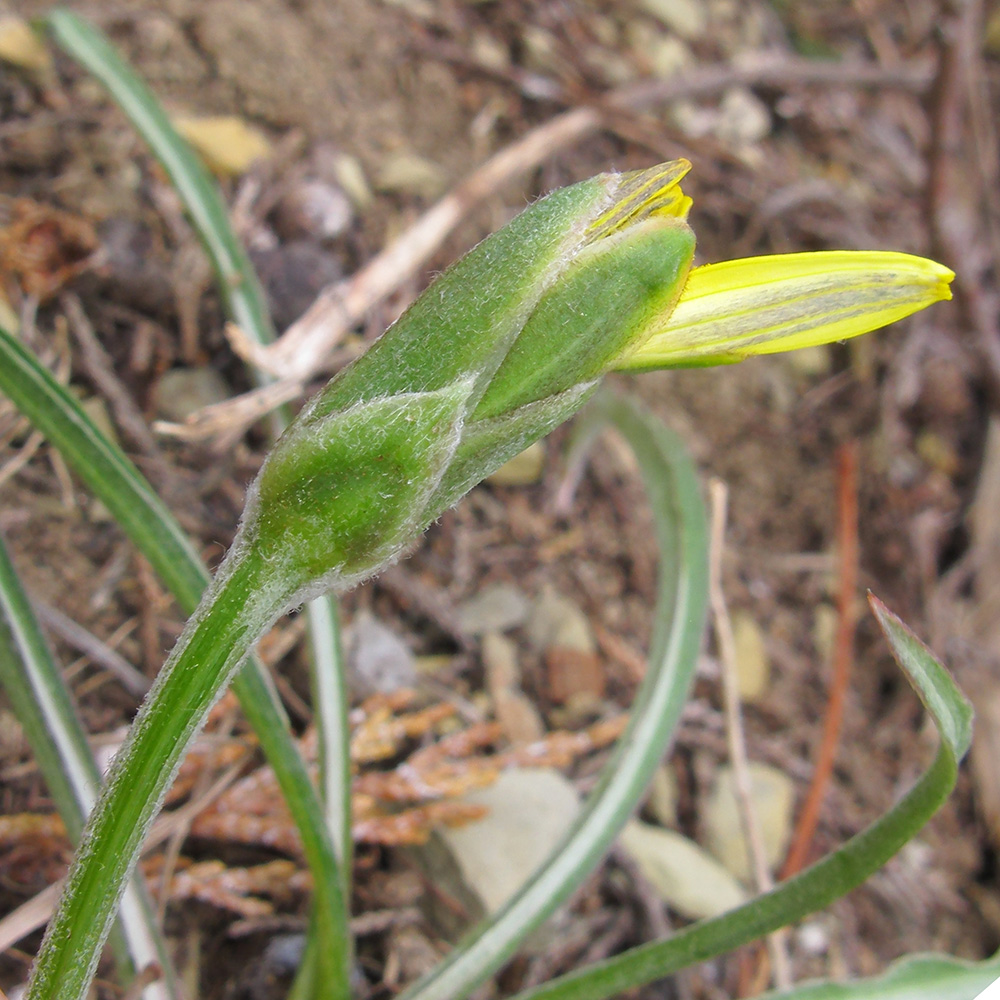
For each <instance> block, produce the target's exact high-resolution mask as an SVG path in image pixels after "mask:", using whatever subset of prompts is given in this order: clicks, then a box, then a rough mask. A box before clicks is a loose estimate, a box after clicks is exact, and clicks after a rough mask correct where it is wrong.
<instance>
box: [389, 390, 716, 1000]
mask: <svg viewBox="0 0 1000 1000" xmlns="http://www.w3.org/2000/svg"><path fill="white" fill-rule="evenodd" d="M602 423H603V424H609V423H610V424H611V425H613V426H614V427H615V428H616V429H617V430H618V431H619V432H620V433H621V434H622V435H623V436H624V437H625V439H626V440H627V441H628V443H629V444H630V445H631V447H632V448H633V450H634V451H635V454H636V457H637V459H638V461H639V467H640V470H641V473H642V477H643V482H644V484H645V487H646V494H647V496H648V498H649V503H650V506H651V507H652V510H653V515H654V518H655V522H656V533H657V540H658V542H659V548H660V570H659V581H658V597H657V604H656V615H655V626H654V632H653V639H652V643H651V653H650V662H649V669H648V672H647V675H646V678H645V680H644V681H643V684H642V686H641V688H640V690H639V692H638V693H637V695H636V697H635V701H634V707H633V709H632V718H631V721H630V723H629V727H628V730H627V731H626V732H625V734H624V735H623V736H622V739H621V740H620V743H619V747H618V750H617V752H616V753H615V755H614V757H613V758H612V760H611V761H610V762H609V763H608V764H607V765H606V767H605V770H604V773H603V774H602V777H601V781H600V783H599V784H598V786H597V788H596V789H595V791H594V792H593V794H592V795H591V797H590V799H589V800H588V801H587V803H586V805H585V807H584V809H583V812H582V813H581V816H580V818H579V819H578V820H577V822H576V823H575V825H574V827H573V829H572V830H571V831H570V833H569V834H568V835H567V838H566V839H565V840H564V841H563V843H562V844H561V845H560V846H559V847H558V848H556V850H555V851H554V852H553V855H552V857H551V858H550V859H549V861H548V862H547V863H546V864H545V866H544V867H543V868H542V869H541V870H540V871H538V872H537V873H536V874H535V875H534V876H533V877H532V879H531V881H530V883H529V884H528V885H526V886H525V887H524V888H523V889H521V891H520V892H519V893H518V894H517V895H516V896H515V897H514V898H513V899H512V900H511V901H510V902H509V903H508V904H507V905H506V907H504V909H503V910H502V911H501V912H500V913H498V914H497V915H496V916H494V917H493V918H492V919H491V920H490V921H489V923H487V924H486V925H485V926H484V927H483V928H482V929H479V930H477V931H475V932H474V934H473V936H472V937H471V938H469V939H468V940H465V941H462V942H460V943H459V945H458V946H457V947H456V948H455V950H454V951H453V952H452V954H451V955H450V956H449V957H448V958H447V959H446V960H445V961H444V962H443V963H442V964H441V965H440V966H438V967H437V968H436V969H435V970H434V971H433V972H431V973H430V975H429V976H428V977H427V978H425V979H424V980H422V981H421V982H419V983H417V984H416V985H415V986H414V987H412V988H411V989H410V990H408V991H407V992H406V993H405V994H404V997H403V1000H458V998H461V997H464V996H467V995H468V994H469V993H470V992H471V991H472V990H473V989H475V987H476V986H477V985H478V984H480V983H481V982H483V981H484V980H485V979H486V978H487V977H488V976H489V975H490V974H491V973H492V972H494V971H495V970H496V969H498V968H499V967H500V966H501V965H502V964H503V963H504V962H505V961H506V960H507V959H508V958H510V957H511V956H512V955H513V953H514V952H515V950H516V949H517V947H518V945H519V944H520V942H521V941H523V940H524V938H525V937H526V936H527V935H528V934H529V933H530V932H531V931H532V930H533V929H534V928H535V927H537V926H538V925H539V924H540V923H541V922H542V921H543V920H545V919H546V917H548V916H549V915H551V914H552V913H553V911H554V910H555V909H556V908H557V907H559V906H560V905H561V904H562V903H563V902H565V900H566V899H567V898H568V897H569V895H570V894H571V893H572V892H573V890H574V889H575V888H576V887H577V886H579V885H580V883H581V882H582V881H583V879H584V878H586V876H587V875H588V874H589V873H590V871H592V870H593V868H594V867H595V866H596V865H597V863H598V862H599V861H600V859H601V858H602V857H603V856H604V854H605V852H606V851H607V850H608V848H609V847H610V846H611V844H612V843H613V842H614V839H615V837H616V836H617V835H618V832H619V830H620V829H621V827H622V826H623V824H624V823H625V821H626V820H627V819H628V817H629V815H630V814H631V813H632V811H633V810H634V809H635V807H636V805H637V804H638V802H639V800H640V798H641V797H642V794H643V792H644V791H645V789H646V787H647V786H648V784H649V781H650V779H651V777H652V774H653V771H654V770H655V768H656V766H657V764H658V763H659V762H660V760H661V759H662V757H663V754H664V753H665V751H666V748H667V746H668V744H669V742H670V739H671V736H672V734H673V731H674V729H675V727H676V725H677V721H678V719H679V717H680V714H681V711H682V709H683V707H684V704H685V703H686V701H687V697H688V692H689V689H690V686H691V681H692V677H693V674H694V667H695V663H696V661H697V657H698V652H699V649H700V647H701V642H702V634H703V631H704V623H705V612H706V606H707V584H708V562H707V550H708V542H707V529H706V522H705V511H704V506H703V504H702V499H701V493H700V489H699V485H698V479H697V474H696V471H695V468H694V464H693V463H692V461H691V459H690V458H689V456H688V454H687V452H686V451H685V449H684V447H683V445H682V443H681V442H680V440H679V439H678V438H676V437H675V436H674V434H673V433H672V432H670V431H669V430H668V429H667V428H666V427H665V426H664V425H663V424H662V423H660V422H659V421H658V420H656V419H655V418H654V417H652V416H651V415H650V414H648V413H646V412H645V411H644V410H642V409H640V408H639V407H638V406H636V405H634V404H633V403H631V402H628V401H626V400H622V399H619V398H617V397H615V396H613V395H611V394H610V393H605V394H603V395H601V396H598V397H597V398H596V400H595V402H594V404H593V407H592V409H591V410H590V411H588V421H587V427H588V430H589V431H591V432H593V431H594V429H595V427H599V426H600V425H601V424H602ZM590 436H591V437H592V434H591V435H590Z"/></svg>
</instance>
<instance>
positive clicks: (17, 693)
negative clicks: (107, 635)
mask: <svg viewBox="0 0 1000 1000" xmlns="http://www.w3.org/2000/svg"><path fill="white" fill-rule="evenodd" d="M0 686H2V687H3V688H4V690H5V691H6V692H7V696H8V697H9V698H10V701H11V705H12V706H13V708H14V712H15V714H16V716H17V719H18V721H19V722H20V723H21V726H22V728H23V729H24V733H25V736H26V737H27V739H28V743H29V744H30V746H31V750H32V754H33V755H34V758H35V760H36V761H37V762H38V766H39V768H40V769H41V772H42V776H43V777H44V778H45V783H46V785H47V786H48V789H49V792H50V794H51V795H52V798H53V801H54V802H55V804H56V808H57V809H58V811H59V815H60V816H61V817H62V820H63V823H64V824H65V825H66V831H67V833H68V834H69V837H70V840H71V841H72V842H73V843H74V844H76V843H77V842H79V840H80V833H81V831H82V830H83V824H84V821H85V820H86V817H87V815H88V814H89V812H90V810H91V809H92V808H93V806H94V802H95V801H96V799H97V790H98V788H99V787H100V784H101V776H100V773H99V771H98V769H97V764H96V762H95V761H94V757H93V755H92V754H91V751H90V746H89V745H88V743H87V737H86V734H85V733H84V730H83V727H82V726H81V724H80V720H79V719H78V718H77V715H76V712H75V711H74V708H73V704H72V701H71V700H70V696H69V692H68V691H67V689H66V685H65V684H64V683H63V680H62V676H61V674H60V673H59V670H58V668H57V667H56V664H55V662H54V660H53V659H52V654H51V652H50V650H49V647H48V644H47V643H46V641H45V637H44V636H43V635H42V631H41V629H40V628H39V625H38V621H37V619H36V618H35V615H34V612H33V611H32V609H31V603H30V602H29V600H28V598H27V595H26V594H25V593H24V590H23V589H22V587H21V582H20V580H19V578H18V575H17V571H16V570H15V568H14V564H13V563H12V562H11V559H10V556H9V554H8V552H7V547H6V545H5V544H4V543H3V540H2V539H0ZM111 944H112V947H113V948H114V951H115V955H116V958H117V962H118V969H119V974H120V975H123V977H124V978H125V980H126V981H128V979H130V978H131V977H132V976H134V975H135V973H136V971H137V970H141V969H144V968H146V967H147V966H149V965H150V964H153V963H155V964H156V965H158V966H159V967H160V969H161V970H162V971H163V978H162V979H159V978H158V979H157V981H156V982H155V983H151V984H150V985H148V986H147V987H146V988H145V989H144V990H143V992H142V995H143V997H144V998H145V1000H178V998H179V997H180V993H179V991H178V988H177V981H176V978H175V975H174V971H173V966H172V964H171V962H170V958H169V952H168V951H167V948H166V944H165V942H164V940H163V937H162V935H161V934H160V930H159V927H158V926H157V923H156V920H155V919H154V915H153V909H152V906H151V905H150V902H149V899H148V896H147V893H146V889H145V886H144V885H143V884H142V881H141V878H140V877H134V878H133V879H132V884H131V885H130V886H129V888H128V889H127V890H126V892H125V896H124V898H123V899H122V907H121V921H120V928H119V931H118V932H116V933H115V934H114V935H113V936H112V938H111Z"/></svg>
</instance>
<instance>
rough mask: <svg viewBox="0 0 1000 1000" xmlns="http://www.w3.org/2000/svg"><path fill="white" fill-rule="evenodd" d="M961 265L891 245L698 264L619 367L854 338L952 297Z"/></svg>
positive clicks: (723, 359)
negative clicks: (662, 315)
mask: <svg viewBox="0 0 1000 1000" xmlns="http://www.w3.org/2000/svg"><path fill="white" fill-rule="evenodd" d="M954 276H955V275H954V274H953V273H952V272H951V271H950V270H948V268H946V267H943V266H942V265H941V264H936V263H934V261H931V260H925V259H924V258H923V257H914V256H911V255H910V254H904V253H893V252H888V251H868V250H834V251H825V252H817V253H793V254H781V255H775V256H771V257H747V258H743V259H741V260H730V261H725V262H724V263H721V264H706V265H705V266H703V267H697V268H694V269H693V270H692V271H691V273H690V274H689V275H688V279H687V284H686V285H685V286H684V291H683V292H682V293H681V297H680V300H679V301H678V303H677V305H676V306H675V308H674V310H673V311H672V312H671V313H670V315H669V316H667V317H665V318H664V319H663V320H661V321H660V322H659V323H657V324H655V325H654V328H653V332H652V334H651V335H650V336H649V338H648V339H647V340H646V341H645V343H644V344H643V345H642V346H641V347H640V348H639V349H638V350H636V351H635V352H634V353H633V354H631V355H629V356H628V357H627V358H623V359H622V360H621V361H620V362H619V363H618V365H617V366H616V367H618V368H619V369H623V370H632V371H635V370H638V369H649V368H673V367H686V366H693V365H716V364H725V363H727V362H731V361H741V360H742V359H743V358H747V357H751V356H752V355H755V354H775V353H777V352H779V351H791V350H795V349H797V348H800V347H812V346H815V345H817V344H827V343H830V342H832V341H837V340H847V339H848V338H850V337H857V336H859V335H860V334H862V333H868V332H870V331H871V330H876V329H878V328H879V327H881V326H885V325H887V324H888V323H892V322H895V321H896V320H898V319H902V318H903V317H904V316H909V315H910V314H911V313H914V312H917V311H918V310H920V309H923V308H924V307H926V306H929V305H931V304H932V303H934V302H937V301H939V300H941V299H950V298H951V289H950V288H949V287H948V285H949V283H950V282H951V280H952V278H954Z"/></svg>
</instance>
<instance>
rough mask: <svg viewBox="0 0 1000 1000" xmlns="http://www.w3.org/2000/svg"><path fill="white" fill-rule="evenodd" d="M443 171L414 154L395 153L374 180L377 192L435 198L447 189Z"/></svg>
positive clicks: (429, 161) (431, 162)
mask: <svg viewBox="0 0 1000 1000" xmlns="http://www.w3.org/2000/svg"><path fill="white" fill-rule="evenodd" d="M447 184H448V179H447V176H446V175H445V172H444V170H442V169H441V167H440V166H438V164H436V163H434V162H433V161H432V160H428V159H427V158H426V157H425V156H418V155H417V154H416V153H396V154H395V155H393V156H390V157H389V158H388V159H386V161H385V162H384V163H383V164H382V167H381V169H380V170H379V172H378V177H377V178H376V180H375V187H376V188H378V190H379V191H387V192H389V193H391V194H412V195H418V196H420V197H423V198H436V197H438V195H440V194H441V193H442V192H443V191H444V189H445V188H446V187H447Z"/></svg>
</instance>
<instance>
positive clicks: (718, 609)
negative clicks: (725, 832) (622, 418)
mask: <svg viewBox="0 0 1000 1000" xmlns="http://www.w3.org/2000/svg"><path fill="white" fill-rule="evenodd" d="M709 494H710V496H711V517H710V525H711V527H710V536H709V539H710V540H709V572H708V580H709V582H708V597H709V602H710V604H711V607H712V621H713V627H714V629H715V636H716V641H717V642H718V648H719V659H720V661H721V665H722V694H723V702H724V704H725V713H726V736H727V743H728V746H729V760H730V763H731V764H732V767H733V781H734V785H735V791H736V801H737V802H738V804H739V809H740V819H741V821H742V825H743V835H744V838H745V840H746V844H747V848H748V850H749V854H750V862H751V867H752V869H753V873H754V881H755V882H756V885H757V890H758V892H761V893H764V892H768V891H770V889H771V888H772V887H773V885H774V883H773V881H772V879H771V872H770V871H769V869H768V866H767V852H766V850H765V848H764V839H763V836H762V835H761V831H760V823H759V821H758V819H757V812H756V809H755V807H754V802H753V788H752V786H751V779H750V771H749V765H748V760H747V748H746V733H745V732H744V729H743V712H742V709H741V707H740V692H739V681H738V677H737V669H738V668H737V662H736V659H737V658H736V640H735V638H734V636H733V627H732V623H731V622H730V619H729V611H728V609H727V607H726V598H725V594H724V593H723V589H722V557H723V552H724V550H725V531H726V506H727V502H728V490H727V489H726V485H725V483H723V482H722V480H720V479H713V480H712V481H711V482H710V483H709ZM767 944H768V950H769V951H770V954H771V961H772V963H773V966H774V978H775V984H776V985H777V987H778V988H779V989H789V988H790V987H791V985H792V971H791V963H790V961H789V958H788V948H787V942H786V940H785V935H784V933H783V932H781V931H776V932H775V933H773V934H769V935H768V938H767ZM740 995H741V996H742V995H744V994H743V993H742V992H741V994H740Z"/></svg>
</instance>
